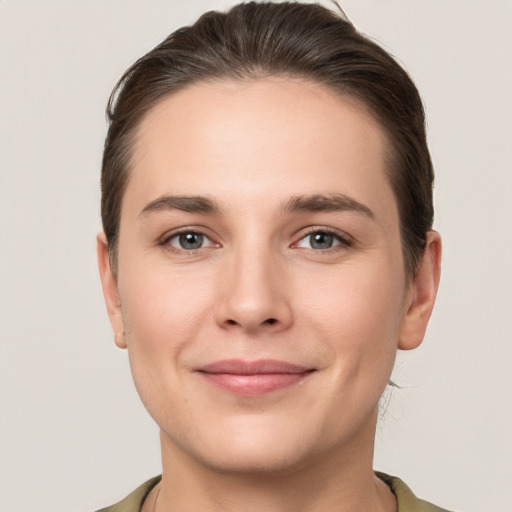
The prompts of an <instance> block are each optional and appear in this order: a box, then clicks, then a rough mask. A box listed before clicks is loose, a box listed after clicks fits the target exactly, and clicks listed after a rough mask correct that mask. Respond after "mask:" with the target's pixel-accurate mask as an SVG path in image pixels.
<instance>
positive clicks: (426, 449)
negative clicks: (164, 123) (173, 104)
mask: <svg viewBox="0 0 512 512" xmlns="http://www.w3.org/2000/svg"><path fill="white" fill-rule="evenodd" d="M230 3H231V2H228V1H220V0H219V1H217V0H202V1H199V0H193V1H190V2H185V1H179V2H178V1H175V2H172V1H170V0H167V1H163V0H162V1H155V0H146V1H144V2H142V1H133V0H132V1H127V0H125V1H120V0H117V1H106V0H87V1H64V0H62V1H60V2H56V1H44V0H43V1H35V0H34V1H32V2H29V1H24V0H0V208H1V212H2V218H1V222H0V224H1V249H0V283H1V285H0V327H1V340H0V511H2V512H5V511H16V512H33V511H35V510H37V511H41V512H46V511H48V512H50V511H51V512H68V511H70V510H74V511H91V510H94V509H95V508H97V507H99V506H100V505H106V504H108V503H111V502H113V501H116V500H117V499H119V498H120V497H122V496H123V495H124V494H126V493H127V492H128V491H130V490H131V489H132V488H134V487H135V486H136V485H138V484H139V483H141V482H142V481H143V480H145V479H147V478H148V477H150V476H152V475H154V474H156V473H158V472H159V448H158V439H157V432H156V428H155V427H154V426H153V424H152V422H151V421H150V420H149V419H148V417H147V415H146V413H145V411H144V410H143V408H142V406H141V405H140V403H139V400H138V397H137V396H136V394H135V391H134V388H133V385H132V383H131V378H130V375H129V371H128V365H127V359H126V354H125V353H122V352H119V351H117V350H116V349H115V348H114V344H113V341H112V336H111V333H110V327H109V325H108V322H107V318H106V314H105V313H104V310H103V303H102V297H101V293H100V286H99V281H98V279H97V272H96V263H95V254H94V237H95V233H96V231H97V230H98V229H99V194H98V173H99V165H100V158H101V148H102V142H103V137H104V135H105V121H104V115H103V109H104V106H105V103H106V100H107V97H108V93H109V91H110V89H111V88H112V86H113V85H114V83H115V81H116V79H117V78H118V77H119V76H120V74H121V73H122V71H123V70H124V69H125V68H126V67H127V66H128V65H129V64H130V63H131V62H132V61H133V60H134V59H135V58H136V57H138V56H139V55H140V54H141V53H142V52H144V51H146V50H149V49H150V48H151V47H152V46H154V45H155V44H156V43H157V42H159V41H160V40H161V39H162V38H163V37H164V36H166V35H167V34H168V33H169V32H170V31H171V30H172V29H174V28H177V27H178V26H181V25H183V24H185V23H190V22H192V21H193V20H194V19H195V18H196V17H197V15H198V14H200V13H201V12H202V11H203V10H205V9H207V8H212V7H221V8H223V7H227V6H228V5H229V4H230ZM340 3H341V4H342V6H343V8H344V9H345V11H346V12H347V14H348V15H349V16H350V18H351V19H352V20H353V22H354V23H355V24H356V26H357V27H358V28H359V29H361V30H362V31H364V32H366V33H368V34H370V35H372V36H373V37H374V38H376V39H377V40H379V41H380V42H382V43H383V44H384V46H385V47H386V48H387V49H388V50H390V51H391V52H392V53H393V54H395V55H396V56H398V57H399V58H400V60H401V61H402V62H403V63H404V64H405V66H406V67H407V68H408V69H409V71H410V72H411V74H412V75H413V77H414V79H415V80H416V81H417V83H418V86H419V88H420V90H421V92H422V94H423V97H424V100H425V103H426V106H427V111H428V121H429V138H430V144H431V150H432V154H433V158H434V162H435V165H436V169H437V192H436V206H437V220H436V226H437V228H438V230H440V231H441V233H442V234H443V236H444V244H445V245H444V247H445V252H444V272H443V280H442V287H441V291H440V295H439V301H438V306H437V310H436V312H435V314H434V317H433V319H432V324H431V327H430V330H429V332H428V335H427V339H426V340H425V343H424V345H423V346H422V347H421V348H420V349H419V350H418V351H416V352H415V353H408V354H403V355H400V357H399V362H398V366H397V369H396V372H395V377H394V378H395V381H397V382H398V383H399V384H401V385H402V386H404V389H403V390H401V391H396V392H395V393H394V397H393V399H392V402H391V404H390V406H389V409H388V413H387V415H386V417H385V419H384V420H383V421H382V422H381V424H380V427H379V433H378V441H377V454H376V465H377V467H379V468H380V469H383V470H387V471H388V472H391V473H395V474H398V475H400V476H401V477H402V478H403V479H404V480H406V481H407V482H408V483H409V484H410V485H411V487H413V489H414V490H415V491H417V493H418V494H419V495H421V496H424V497H428V498H429V499H430V500H432V501H434V502H438V503H440V504H443V505H444V506H446V507H449V508H453V509H455V510H464V511H467V512H471V511H483V510H485V511H486V512H498V511H505V510H511V507H512V487H511V485H510V482H512V436H511V435H510V432H512V400H511V398H512V371H511V370H510V366H511V361H512V320H511V318H512V292H511V290H512V270H511V269H512V264H511V262H512V201H511V199H510V197H511V195H512V150H511V147H512V94H511V92H512V31H511V29H510V27H511V26H512V25H511V24H512V2H510V1H508V0H492V1H489V0H485V1H484V0H479V1H477V0H472V1H468V0H430V1H428V2H426V1H425V2H421V1H419V0H417V1H413V0H402V1H399V0H386V1H382V0H344V1H342V2H340Z"/></svg>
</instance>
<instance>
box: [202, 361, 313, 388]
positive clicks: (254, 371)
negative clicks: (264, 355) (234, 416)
mask: <svg viewBox="0 0 512 512" xmlns="http://www.w3.org/2000/svg"><path fill="white" fill-rule="evenodd" d="M197 371H198V372H199V373H200V374H201V375H202V376H203V377H204V378H205V379H206V380H207V381H208V382H209V383H211V384H212V385H214V386H216V387H218V388H220V389H222V390H224V391H227V392H230V393H233V394H237V395H245V396H258V395H263V394H266V393H270V392H272V391H276V390H278V389H282V388H286V387H288V386H292V385H293V384H298V383H299V382H301V381H302V380H303V379H305V378H306V377H307V376H308V375H310V374H311V373H312V372H314V371H315V369H314V368H305V367H303V366H297V365H294V364H290V363H286V362H284V361H277V360H260V361H242V360H238V359H233V360H225V361H217V362H214V363H211V364H208V365H205V366H203V367H201V368H198V370H197Z"/></svg>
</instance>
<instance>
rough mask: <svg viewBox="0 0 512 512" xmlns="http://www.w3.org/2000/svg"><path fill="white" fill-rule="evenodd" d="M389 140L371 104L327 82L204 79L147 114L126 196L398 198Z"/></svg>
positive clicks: (172, 96) (259, 198) (138, 136)
mask: <svg viewBox="0 0 512 512" xmlns="http://www.w3.org/2000/svg"><path fill="white" fill-rule="evenodd" d="M386 147H387V140H386V136H385V133H384V131H383V130H382V128H381V127H380V126H379V124H378V123H377V122H376V121H375V120H374V119H373V118H372V117H371V116H370V115H369V114H368V112H367V111H366V110H365V109H364V108H363V107H361V106H360V105H359V104H358V103H357V102H356V101H355V100H353V99H351V98H347V97H342V96H339V95H336V94H334V93H333V92H331V91H330V90H329V89H328V88H326V87H324V86H322V85H319V84H316V83H311V82H307V81H299V80H294V81H292V80H289V79H284V78H283V79H277V78H276V79H265V80H263V79H261V80H257V81H250V82H243V83H241V82H232V81H224V82H219V83H200V84H196V85H193V86H190V87H187V88H185V89H183V90H181V91H179V92H177V93H175V94H173V95H171V96H169V97H167V98H165V99H164V100H162V101H161V102H160V103H158V104H157V105H156V106H155V107H153V109H152V110H150V111H149V112H148V114H147V115H146V116H145V118H144V119H143V120H142V122H141V123H140V126H139V129H138V133H137V136H136V139H135V144H134V149H133V155H132V156H133V159H132V162H133V165H132V171H131V172H132V175H131V177H130V181H129V184H128V187H127V192H126V195H127V196H129V195H131V196H137V197H134V199H137V198H138V199H139V202H142V201H149V200H152V199H155V198H156V197H158V196H159V195H162V194H169V193H172V194H174V195H176V194H178V195H179V194H185V195H186V194H192V193H193V194H200V195H212V194H213V195H215V196H216V197H220V199H221V200H222V199H226V200H228V201H233V200H234V197H239V198H240V200H241V201H244V202H246V203H247V202H250V201H252V200H254V201H255V202H256V203H257V202H258V201H261V198H262V197H266V198H267V199H268V200H270V199H271V198H274V197H275V198H276V200H277V199H278V197H277V196H283V195H293V194H311V193H330V192H333V191H334V192H340V193H343V194H346V195H349V196H353V197H355V198H356V199H358V200H361V201H362V202H364V199H365V196H367V198H369V197H370V196H372V197H373V200H384V201H391V202H392V203H393V205H392V207H394V199H393V196H392V193H391V190H390V187H389V184H388V180H387V177H386V172H385V160H386V158H385V156H386ZM333 188H336V189H337V190H333ZM338 189H339V190H338ZM235 192H236V193H235ZM358 196H359V197H358ZM126 199H128V197H126ZM281 199H282V197H280V198H279V200H281ZM139 206H142V205H141V204H140V205H139Z"/></svg>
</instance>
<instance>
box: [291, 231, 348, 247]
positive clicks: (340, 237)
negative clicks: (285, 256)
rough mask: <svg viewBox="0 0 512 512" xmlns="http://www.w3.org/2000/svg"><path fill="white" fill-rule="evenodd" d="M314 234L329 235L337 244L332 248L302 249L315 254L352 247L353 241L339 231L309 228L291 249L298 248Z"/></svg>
mask: <svg viewBox="0 0 512 512" xmlns="http://www.w3.org/2000/svg"><path fill="white" fill-rule="evenodd" d="M315 234H322V235H329V236H332V237H333V238H334V239H335V240H336V241H337V242H338V243H337V244H336V245H334V246H332V247H328V248H326V249H314V248H312V247H303V249H305V250H308V251H313V252H315V253H330V252H333V251H337V250H342V249H347V248H349V247H352V246H353V245H354V239H353V238H352V237H351V236H349V235H348V234H346V233H343V234H341V233H340V232H339V231H336V230H334V229H332V228H328V227H315V228H311V229H310V230H309V231H307V232H306V233H304V234H302V236H301V237H300V239H299V240H298V241H297V242H294V243H293V244H292V247H294V248H299V247H298V244H299V243H300V242H302V241H303V240H305V239H307V238H308V237H311V236H312V235H315Z"/></svg>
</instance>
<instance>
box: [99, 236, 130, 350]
mask: <svg viewBox="0 0 512 512" xmlns="http://www.w3.org/2000/svg"><path fill="white" fill-rule="evenodd" d="M96 251H97V253H98V268H99V271H100V279H101V286H102V288H103V297H104V298H105V305H106V306H107V313H108V317H109V319H110V324H111V325H112V330H113V331H114V340H115V343H116V345H117V346H118V347H119V348H126V341H125V336H124V323H123V314H122V310H121V301H120V300H119V291H118V289H117V279H116V276H115V274H114V272H113V271H112V267H111V266H110V258H109V253H108V242H107V237H106V236H105V233H103V232H101V233H99V234H98V236H97V237H96Z"/></svg>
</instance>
